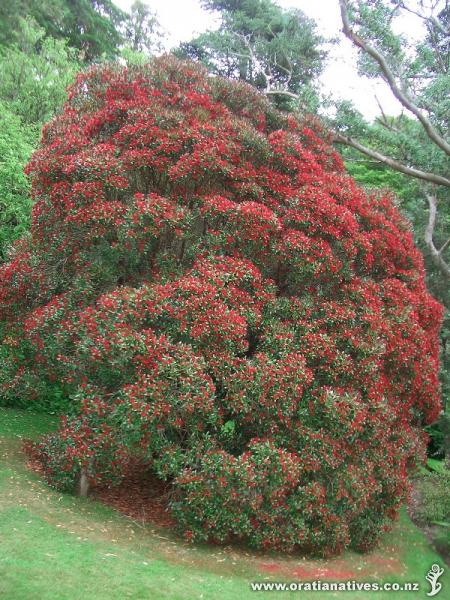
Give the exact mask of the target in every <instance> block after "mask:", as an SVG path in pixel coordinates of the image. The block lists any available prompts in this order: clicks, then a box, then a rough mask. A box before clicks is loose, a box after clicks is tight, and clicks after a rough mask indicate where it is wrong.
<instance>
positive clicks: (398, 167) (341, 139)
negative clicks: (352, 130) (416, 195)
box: [333, 132, 450, 187]
mask: <svg viewBox="0 0 450 600" xmlns="http://www.w3.org/2000/svg"><path fill="white" fill-rule="evenodd" d="M333 141H334V142H336V143H338V144H345V145H346V146H351V147H352V148H355V150H358V151H359V152H362V153H363V154H365V155H366V156H369V157H370V158H373V159H375V160H377V161H378V162H381V163H383V164H385V165H387V166H388V167H391V169H394V171H398V172H399V173H403V174H404V175H410V176H411V177H415V178H416V179H422V180H423V181H428V183H434V184H437V185H445V186H446V187H450V179H447V178H446V177H443V176H442V175H437V174H436V173H428V172H427V171H421V170H420V169H415V168H414V167H407V166H406V165H403V164H402V163H400V162H399V161H397V160H395V159H393V158H389V157H388V156H385V155H384V154H381V153H380V152H377V151H376V150H372V149H371V148H368V147H367V146H363V144H360V143H359V142H357V141H356V140H354V139H353V138H351V137H348V136H346V135H342V134H341V133H336V132H335V133H334V134H333Z"/></svg>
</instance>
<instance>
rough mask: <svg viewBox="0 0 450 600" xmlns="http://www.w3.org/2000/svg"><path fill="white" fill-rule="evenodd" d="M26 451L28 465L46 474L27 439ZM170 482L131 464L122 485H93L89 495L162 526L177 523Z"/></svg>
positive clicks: (39, 473) (171, 525)
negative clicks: (172, 505) (171, 509)
mask: <svg viewBox="0 0 450 600" xmlns="http://www.w3.org/2000/svg"><path fill="white" fill-rule="evenodd" d="M23 451H24V452H25V454H26V455H27V458H28V460H27V467H28V468H29V469H30V470H31V471H33V472H35V473H37V474H38V475H39V476H40V477H43V476H44V470H43V468H42V464H41V462H40V461H39V457H38V455H37V453H36V451H35V450H34V448H33V443H32V442H31V441H28V440H27V441H25V442H24V444H23ZM170 490H171V488H170V485H169V484H167V483H165V482H163V481H161V480H160V479H158V478H157V477H155V476H154V475H153V474H152V473H151V472H149V470H148V467H145V466H143V465H141V464H138V463H134V464H130V465H129V468H128V471H127V474H126V476H125V477H124V479H123V480H122V482H121V483H120V484H119V485H116V486H107V485H104V486H100V485H96V486H95V487H91V489H90V491H89V497H90V498H93V499H95V500H98V501H100V502H102V503H103V504H107V505H108V506H111V507H113V508H115V509H116V510H117V511H119V512H120V513H122V514H123V515H125V516H127V517H130V518H131V519H133V520H134V521H138V522H139V523H142V524H145V523H152V524H153V525H156V526H158V527H171V528H172V527H173V526H174V524H175V521H174V519H173V518H172V516H171V514H170V510H169V506H168V504H169V498H170Z"/></svg>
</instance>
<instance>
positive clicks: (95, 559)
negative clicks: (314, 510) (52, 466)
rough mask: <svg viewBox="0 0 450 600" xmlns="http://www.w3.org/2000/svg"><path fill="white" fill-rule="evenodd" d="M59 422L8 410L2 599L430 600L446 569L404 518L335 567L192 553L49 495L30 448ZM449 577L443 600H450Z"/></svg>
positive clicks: (152, 531)
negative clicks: (432, 575) (368, 584)
mask: <svg viewBox="0 0 450 600" xmlns="http://www.w3.org/2000/svg"><path fill="white" fill-rule="evenodd" d="M52 427H54V420H53V421H52V419H50V418H48V417H45V416H42V415H34V414H31V413H27V412H20V411H14V410H11V409H2V408H0V458H1V462H0V598H1V599H2V600H3V599H5V600H13V599H14V600H16V599H17V600H78V599H80V600H102V599H107V600H114V599H118V600H119V599H120V600H122V599H123V598H133V599H136V600H144V599H149V600H150V599H151V600H158V599H163V598H170V599H171V600H178V599H179V600H194V599H197V598H198V599H201V598H203V599H205V600H209V599H219V598H220V599H221V600H228V599H231V598H233V599H234V598H236V599H238V600H244V599H245V598H255V597H258V596H261V595H262V597H265V596H266V594H261V593H257V592H252V591H251V590H250V582H252V581H284V582H298V581H313V580H315V579H322V580H323V581H325V580H328V581H337V580H347V579H355V580H359V581H377V582H381V581H399V582H404V581H417V582H419V583H420V586H421V589H420V591H419V592H417V593H414V592H408V593H407V592H397V593H393V592H384V593H374V592H370V593H368V592H365V593H363V592H355V593H353V592H343V593H335V592H329V593H326V592H322V593H317V592H316V593H314V592H312V593H308V592H297V593H290V592H284V593H283V592H279V593H278V594H277V593H276V592H272V593H270V594H269V597H272V596H273V595H281V597H283V598H300V597H301V598H305V599H308V600H309V599H315V600H323V599H325V598H336V597H342V598H346V599H348V600H360V599H362V598H373V599H380V600H381V599H383V600H387V599H388V598H398V599H403V598H405V599H406V598H426V597H427V596H426V592H427V591H428V589H429V587H428V584H427V582H426V581H425V578H424V576H425V574H426V572H427V571H428V569H429V568H430V567H431V565H432V564H433V563H439V564H441V565H443V563H442V560H441V559H440V558H439V557H438V556H437V555H436V554H435V552H434V551H433V550H432V548H431V547H430V546H429V544H428V542H427V541H426V539H425V538H424V536H423V535H422V533H421V532H420V531H419V530H418V529H417V528H416V527H415V526H414V525H413V524H412V523H411V521H410V520H409V519H408V517H407V516H406V514H405V513H404V514H402V516H401V518H400V521H399V522H398V524H397V525H396V527H395V529H394V530H393V531H392V532H391V533H389V534H388V535H386V536H385V537H384V539H383V542H382V544H381V545H380V547H379V548H378V549H377V550H376V551H374V552H372V553H370V554H367V555H359V554H355V553H347V554H345V555H344V556H343V557H339V558H335V559H332V560H328V561H326V560H315V561H313V560H308V559H305V558H302V557H299V556H289V557H286V556H283V555H279V554H263V553H251V552H247V551H244V550H239V549H236V548H229V547H227V548H219V547H216V546H213V547H208V546H200V547H199V546H190V545H187V544H185V543H184V542H183V541H182V540H180V539H179V538H177V537H176V536H175V535H172V534H170V533H168V532H167V531H164V530H158V529H157V528H155V527H150V526H144V525H142V524H140V523H137V522H135V521H132V520H131V519H128V518H125V517H122V516H121V515H119V514H118V513H116V512H115V511H113V510H110V509H109V508H106V507H104V506H102V505H101V504H98V503H96V502H94V501H92V500H89V499H87V500H85V499H78V498H73V497H71V496H68V495H64V494H60V493H58V492H55V491H54V490H51V489H50V488H48V487H47V486H46V485H45V484H44V483H43V482H42V481H40V479H39V478H38V477H37V476H36V475H34V474H33V473H30V472H29V471H28V470H27V469H26V467H25V457H24V455H23V454H22V452H21V443H22V439H23V438H24V437H25V438H29V437H31V438H33V437H34V438H35V437H37V436H39V435H40V434H41V433H43V432H45V431H48V430H50V429H51V428H52ZM449 570H450V569H447V571H446V573H445V574H444V576H443V577H441V579H440V581H441V582H442V584H443V590H442V592H441V593H440V594H439V595H438V596H437V598H442V599H444V598H449V597H450V596H449V593H450V578H449V576H448V575H449V573H448V571H449Z"/></svg>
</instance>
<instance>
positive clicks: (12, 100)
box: [0, 19, 80, 141]
mask: <svg viewBox="0 0 450 600" xmlns="http://www.w3.org/2000/svg"><path fill="white" fill-rule="evenodd" d="M79 68H80V65H79V63H78V62H77V60H76V55H75V52H74V50H73V49H71V48H69V47H68V45H67V43H66V42H65V41H63V40H55V39H53V38H51V37H48V36H46V35H45V31H44V29H42V28H41V27H38V26H36V23H34V22H33V21H30V20H23V19H22V20H20V29H19V30H18V37H17V40H16V42H15V43H14V44H12V45H10V46H6V47H4V48H1V49H0V100H2V101H3V102H5V103H7V106H8V110H9V111H10V112H12V113H14V114H15V115H18V116H19V117H20V118H21V120H22V122H23V123H24V124H26V125H28V126H31V127H32V128H34V139H35V140H36V141H37V139H38V135H39V133H40V128H41V127H42V125H43V123H45V122H46V121H48V120H49V119H50V118H51V117H52V116H53V115H54V113H55V111H56V110H57V109H58V108H59V107H60V106H61V105H62V104H63V101H64V99H65V97H66V88H67V86H68V85H69V83H71V81H72V80H73V78H74V75H75V73H76V72H77V71H78V70H79Z"/></svg>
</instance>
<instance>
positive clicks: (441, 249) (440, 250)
mask: <svg viewBox="0 0 450 600" xmlns="http://www.w3.org/2000/svg"><path fill="white" fill-rule="evenodd" d="M448 246H450V238H448V240H447V241H446V242H445V244H442V246H441V247H440V249H439V254H442V253H443V252H444V251H445V250H446V249H447V248H448Z"/></svg>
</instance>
